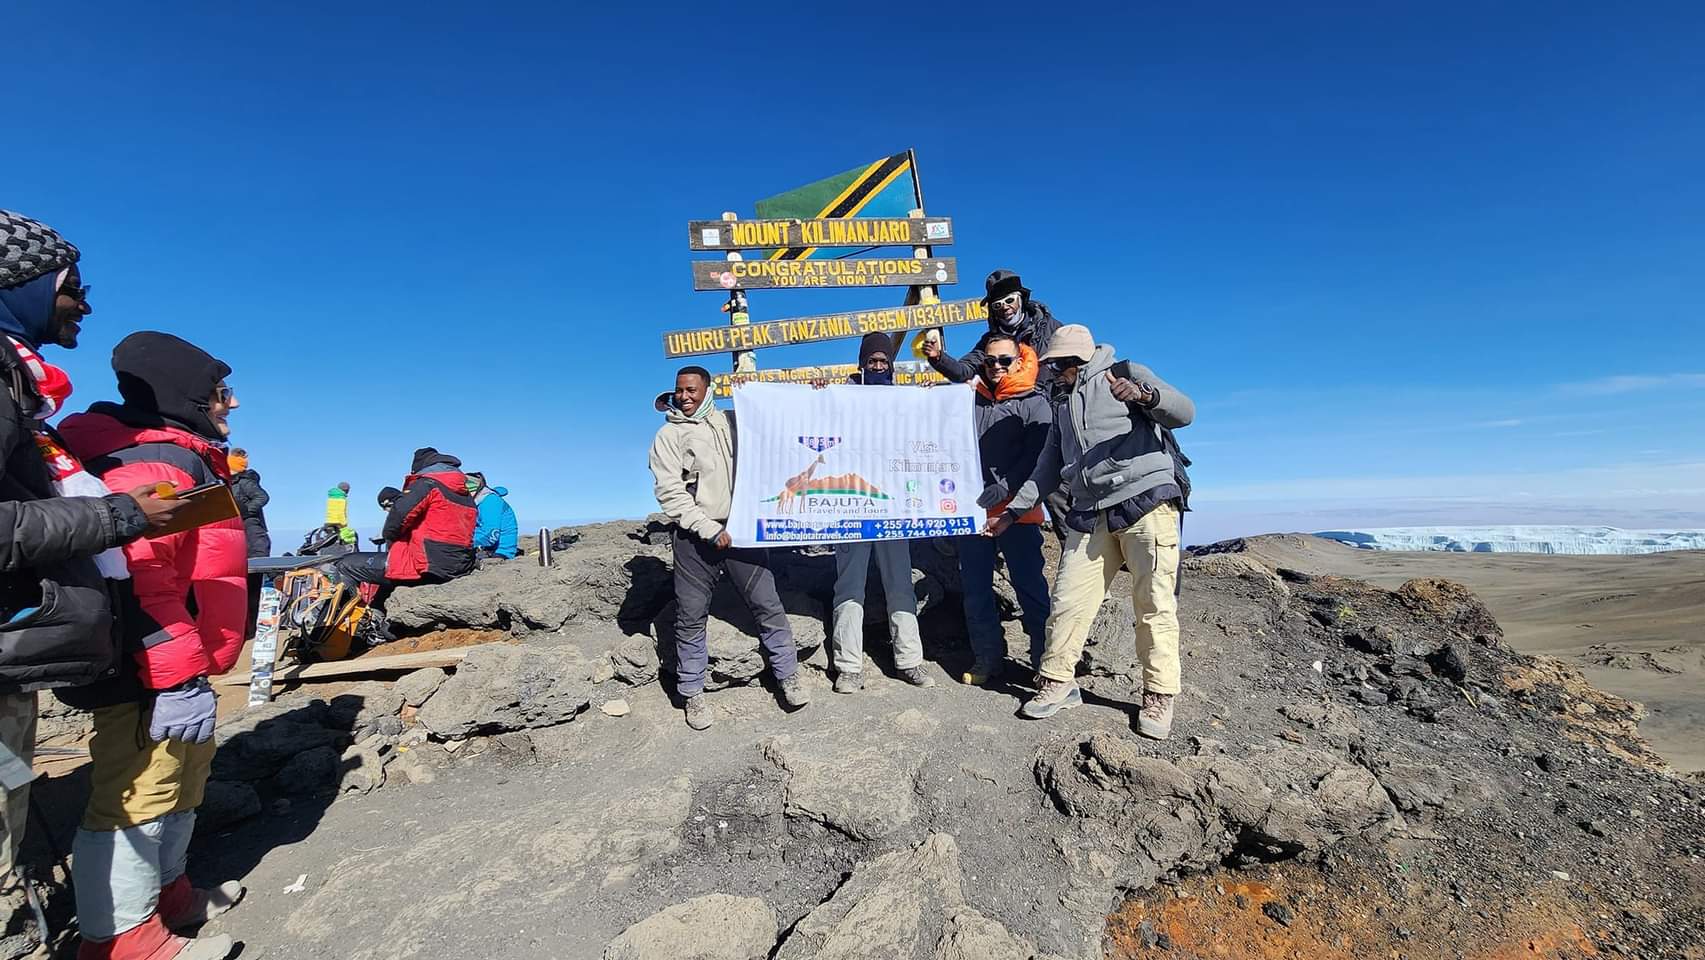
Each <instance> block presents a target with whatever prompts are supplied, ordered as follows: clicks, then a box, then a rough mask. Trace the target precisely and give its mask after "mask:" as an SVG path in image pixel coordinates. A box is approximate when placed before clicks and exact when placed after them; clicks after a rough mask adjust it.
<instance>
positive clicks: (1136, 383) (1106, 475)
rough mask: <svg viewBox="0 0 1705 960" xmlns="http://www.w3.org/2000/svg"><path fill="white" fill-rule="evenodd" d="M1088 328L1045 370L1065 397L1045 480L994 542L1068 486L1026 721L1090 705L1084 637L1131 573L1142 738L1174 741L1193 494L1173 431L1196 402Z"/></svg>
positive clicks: (1063, 332) (1041, 465)
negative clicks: (1184, 544)
mask: <svg viewBox="0 0 1705 960" xmlns="http://www.w3.org/2000/svg"><path fill="white" fill-rule="evenodd" d="M1115 358H1116V354H1115V353H1114V351H1113V347H1111V346H1109V345H1108V344H1097V343H1096V342H1095V338H1094V337H1092V336H1091V335H1090V332H1089V328H1087V327H1084V326H1082V325H1080V324H1075V323H1074V324H1068V325H1066V326H1063V327H1061V328H1060V329H1059V330H1058V331H1056V332H1055V334H1054V337H1053V339H1052V341H1051V342H1050V343H1049V345H1048V350H1047V352H1046V353H1044V354H1043V355H1042V362H1043V363H1044V364H1046V365H1049V366H1051V367H1052V368H1053V369H1054V372H1055V375H1056V377H1057V378H1058V382H1059V383H1060V384H1061V385H1063V389H1064V391H1065V396H1064V399H1063V400H1061V401H1060V404H1061V406H1059V407H1057V408H1056V409H1055V411H1054V424H1053V426H1052V427H1051V428H1050V429H1049V432H1048V442H1047V446H1046V447H1044V448H1043V451H1042V456H1041V457H1040V459H1038V460H1037V462H1036V470H1035V472H1033V473H1032V474H1031V475H1030V479H1029V480H1027V481H1025V483H1024V486H1022V487H1020V488H1019V490H1018V493H1017V494H1015V495H1014V496H1013V498H1012V500H1011V502H1010V503H1009V504H1008V505H1007V508H1006V511H1005V512H1004V513H1002V514H1001V515H999V516H997V517H995V518H994V519H992V520H990V521H989V525H988V527H987V528H986V529H985V530H984V533H985V534H986V535H989V536H999V535H1000V534H1001V533H1002V532H1004V531H1005V530H1006V529H1007V527H1009V526H1010V525H1011V524H1012V523H1013V521H1014V520H1015V519H1016V518H1017V517H1018V516H1020V515H1022V514H1023V513H1024V512H1025V511H1026V510H1029V509H1030V508H1031V507H1033V506H1035V505H1036V502H1037V501H1038V500H1039V499H1041V497H1042V495H1043V493H1044V492H1045V491H1049V490H1054V489H1057V488H1058V487H1059V485H1060V483H1061V481H1062V480H1063V481H1064V482H1065V483H1066V485H1067V490H1068V492H1069V496H1070V504H1069V507H1068V510H1067V513H1066V517H1065V521H1066V526H1067V528H1068V532H1067V534H1066V541H1065V546H1064V552H1063V553H1062V554H1061V557H1060V570H1059V574H1058V575H1057V576H1056V578H1055V580H1054V589H1053V595H1052V601H1053V612H1052V613H1051V614H1050V615H1049V617H1048V624H1047V628H1046V631H1047V642H1046V646H1045V649H1044V651H1043V654H1042V668H1041V671H1040V681H1039V689H1038V691H1037V693H1036V696H1034V697H1032V698H1031V699H1030V701H1029V702H1028V703H1026V704H1025V705H1024V708H1023V710H1022V711H1021V712H1022V713H1023V714H1024V716H1026V717H1030V718H1032V719H1038V720H1039V719H1041V718H1043V717H1051V716H1053V715H1054V714H1055V713H1058V712H1059V711H1060V710H1062V709H1064V708H1066V707H1075V706H1077V705H1078V704H1079V703H1082V702H1083V695H1082V693H1081V692H1080V691H1079V690H1078V686H1077V680H1076V677H1077V663H1078V660H1079V658H1080V657H1082V656H1083V643H1084V639H1085V638H1086V637H1087V636H1088V635H1089V627H1090V624H1091V623H1092V622H1093V621H1094V620H1095V614H1096V611H1097V610H1099V609H1100V607H1101V601H1102V599H1103V598H1104V597H1105V596H1106V594H1107V587H1108V585H1109V584H1111V583H1112V582H1113V577H1114V576H1115V575H1116V574H1117V573H1118V572H1119V568H1120V567H1121V566H1124V567H1126V568H1127V569H1129V570H1130V571H1131V603H1132V607H1133V608H1134V609H1135V611H1136V615H1137V619H1136V623H1135V627H1136V642H1137V655H1138V656H1139V657H1140V658H1141V659H1142V661H1143V703H1142V708H1141V710H1140V711H1139V712H1138V715H1137V732H1139V733H1141V734H1142V735H1143V736H1145V737H1150V738H1153V739H1156V740H1164V739H1166V738H1167V737H1168V736H1170V735H1171V733H1172V713H1173V702H1174V700H1176V698H1177V696H1178V692H1179V678H1178V598H1177V595H1176V588H1177V583H1178V539H1179V518H1180V516H1181V514H1182V511H1183V510H1184V509H1185V504H1186V502H1187V500H1188V496H1189V481H1188V479H1187V477H1186V476H1185V473H1184V469H1183V467H1184V465H1183V463H1181V462H1180V461H1182V454H1180V453H1178V445H1177V444H1176V443H1175V442H1174V441H1173V439H1172V430H1173V429H1175V428H1178V427H1185V426H1188V425H1189V424H1190V421H1191V420H1192V419H1194V418H1195V415H1196V407H1195V405H1194V404H1193V403H1191V402H1190V398H1189V397H1187V396H1185V395H1184V394H1182V393H1180V392H1179V391H1178V390H1177V389H1176V388H1174V387H1173V386H1172V385H1171V384H1168V383H1167V382H1166V381H1164V380H1161V379H1160V378H1159V377H1157V376H1155V375H1154V372H1153V371H1151V370H1149V368H1147V367H1145V366H1143V365H1141V364H1136V363H1130V362H1128V361H1123V360H1117V359H1115Z"/></svg>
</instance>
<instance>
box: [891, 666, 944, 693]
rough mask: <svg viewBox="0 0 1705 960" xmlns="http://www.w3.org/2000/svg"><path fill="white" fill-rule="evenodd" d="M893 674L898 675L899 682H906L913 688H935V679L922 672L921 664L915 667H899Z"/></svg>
mask: <svg viewBox="0 0 1705 960" xmlns="http://www.w3.org/2000/svg"><path fill="white" fill-rule="evenodd" d="M895 672H896V673H898V674H899V675H900V679H901V680H904V681H906V682H907V683H909V684H911V685H912V686H914V687H933V686H935V678H934V677H932V676H930V675H929V674H927V673H925V672H924V668H923V664H919V665H917V666H915V667H901V668H900V669H899V670H897V671H895Z"/></svg>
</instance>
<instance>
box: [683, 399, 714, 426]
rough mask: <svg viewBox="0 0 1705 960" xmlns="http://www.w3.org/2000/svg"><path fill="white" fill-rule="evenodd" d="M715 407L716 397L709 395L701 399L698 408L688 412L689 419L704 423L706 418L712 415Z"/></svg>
mask: <svg viewBox="0 0 1705 960" xmlns="http://www.w3.org/2000/svg"><path fill="white" fill-rule="evenodd" d="M715 409H716V398H715V397H712V396H708V395H707V396H706V397H705V398H704V399H703V400H700V401H699V407H698V409H697V410H694V411H693V412H692V413H690V414H687V419H688V420H691V421H693V422H695V423H703V422H704V418H705V417H708V416H710V412H711V411H712V410H715Z"/></svg>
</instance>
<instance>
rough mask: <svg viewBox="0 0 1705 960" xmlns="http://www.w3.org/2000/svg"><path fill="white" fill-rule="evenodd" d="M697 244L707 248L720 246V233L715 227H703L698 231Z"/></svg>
mask: <svg viewBox="0 0 1705 960" xmlns="http://www.w3.org/2000/svg"><path fill="white" fill-rule="evenodd" d="M699 242H700V243H702V244H704V245H705V246H707V247H720V246H722V231H721V230H720V229H718V228H716V227H705V228H704V229H702V230H700V231H699Z"/></svg>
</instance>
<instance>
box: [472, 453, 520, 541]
mask: <svg viewBox="0 0 1705 960" xmlns="http://www.w3.org/2000/svg"><path fill="white" fill-rule="evenodd" d="M468 495H469V496H471V497H473V498H474V504H475V506H477V507H478V508H479V520H478V522H476V523H475V524H474V549H475V550H478V551H479V552H480V555H481V556H486V557H497V558H499V559H501V560H513V559H515V554H516V553H518V552H520V551H519V549H518V548H517V546H516V538H517V537H518V536H519V535H520V532H521V526H520V524H519V523H517V522H516V520H515V508H514V507H511V506H510V505H509V501H508V500H505V499H503V498H504V497H507V496H509V491H508V490H507V489H506V488H504V487H490V486H487V485H486V482H485V474H483V473H469V474H468Z"/></svg>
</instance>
